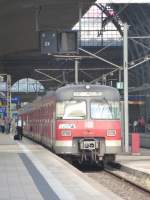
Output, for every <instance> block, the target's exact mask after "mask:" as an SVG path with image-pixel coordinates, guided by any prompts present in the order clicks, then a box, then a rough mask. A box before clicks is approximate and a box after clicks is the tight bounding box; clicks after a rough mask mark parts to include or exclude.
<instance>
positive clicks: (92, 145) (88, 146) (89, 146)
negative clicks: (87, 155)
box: [83, 141, 95, 149]
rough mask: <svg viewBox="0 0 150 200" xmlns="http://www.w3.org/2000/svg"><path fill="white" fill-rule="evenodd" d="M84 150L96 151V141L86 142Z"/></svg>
mask: <svg viewBox="0 0 150 200" xmlns="http://www.w3.org/2000/svg"><path fill="white" fill-rule="evenodd" d="M83 148H84V149H95V141H84V142H83Z"/></svg>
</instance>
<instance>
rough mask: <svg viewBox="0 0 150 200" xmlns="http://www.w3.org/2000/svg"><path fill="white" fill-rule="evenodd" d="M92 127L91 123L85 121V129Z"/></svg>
mask: <svg viewBox="0 0 150 200" xmlns="http://www.w3.org/2000/svg"><path fill="white" fill-rule="evenodd" d="M93 127H94V123H93V121H86V122H85V128H93Z"/></svg>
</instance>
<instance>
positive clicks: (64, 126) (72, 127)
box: [59, 124, 76, 129]
mask: <svg viewBox="0 0 150 200" xmlns="http://www.w3.org/2000/svg"><path fill="white" fill-rule="evenodd" d="M74 128H76V125H75V124H59V129H74Z"/></svg>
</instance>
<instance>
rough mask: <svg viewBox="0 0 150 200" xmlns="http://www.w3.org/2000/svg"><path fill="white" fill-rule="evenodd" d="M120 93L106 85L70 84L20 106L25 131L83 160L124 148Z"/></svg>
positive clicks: (104, 157) (110, 156)
mask: <svg viewBox="0 0 150 200" xmlns="http://www.w3.org/2000/svg"><path fill="white" fill-rule="evenodd" d="M119 102H120V96H119V92H118V91H117V89H115V88H113V87H109V86H104V85H92V84H78V85H66V86H63V87H61V88H59V89H57V90H56V91H50V92H48V93H47V94H46V95H45V96H43V97H39V98H37V99H36V100H35V101H34V102H33V103H30V104H27V105H26V106H25V107H23V108H22V109H21V110H20V115H21V119H22V124H23V132H24V135H26V136H28V137H30V138H32V139H33V140H36V141H38V142H40V143H42V144H43V145H45V146H47V147H49V148H50V149H51V150H53V151H54V152H55V153H56V154H58V155H61V156H64V157H65V156H66V157H68V158H71V159H72V160H77V161H79V162H80V163H82V162H84V161H88V162H96V163H98V162H99V161H101V160H107V161H112V160H114V158H115V154H117V153H119V152H121V122H120V104H119Z"/></svg>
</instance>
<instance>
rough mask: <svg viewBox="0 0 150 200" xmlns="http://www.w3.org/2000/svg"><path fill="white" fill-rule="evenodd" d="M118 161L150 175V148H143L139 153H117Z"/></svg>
mask: <svg viewBox="0 0 150 200" xmlns="http://www.w3.org/2000/svg"><path fill="white" fill-rule="evenodd" d="M116 161H117V162H118V163H120V164H121V165H122V166H124V167H127V168H129V169H133V170H137V171H139V172H142V173H145V174H148V175H150V149H143V148H141V149H140V153H139V154H137V155H132V153H129V154H125V155H117V156H116Z"/></svg>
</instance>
